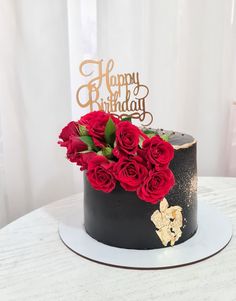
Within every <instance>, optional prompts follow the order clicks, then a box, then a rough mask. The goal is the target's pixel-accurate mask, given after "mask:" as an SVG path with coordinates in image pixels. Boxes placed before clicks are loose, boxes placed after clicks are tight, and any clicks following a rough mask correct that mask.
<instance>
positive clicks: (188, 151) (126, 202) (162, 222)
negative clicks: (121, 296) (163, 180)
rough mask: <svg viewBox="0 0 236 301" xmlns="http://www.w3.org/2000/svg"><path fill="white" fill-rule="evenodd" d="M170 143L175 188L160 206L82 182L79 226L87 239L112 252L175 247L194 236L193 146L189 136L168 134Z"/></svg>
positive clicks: (194, 188) (194, 158) (129, 193)
mask: <svg viewBox="0 0 236 301" xmlns="http://www.w3.org/2000/svg"><path fill="white" fill-rule="evenodd" d="M166 132H167V133H169V131H165V133H166ZM169 142H170V143H171V144H172V145H173V146H174V148H175V153H174V158H173V160H172V161H171V164H170V169H171V170H172V172H173V174H174V176H175V186H174V187H173V188H172V189H171V191H170V193H169V194H168V195H167V196H166V198H165V204H164V202H163V201H162V202H160V203H157V204H150V203H147V202H143V201H142V200H140V199H139V198H138V197H137V195H136V194H135V193H133V192H129V191H125V190H124V189H123V188H121V186H120V185H119V184H117V186H116V188H115V190H113V191H112V192H111V193H109V194H107V193H104V192H102V191H98V190H95V189H93V188H92V187H91V185H90V184H89V183H88V181H87V179H86V177H84V218H85V220H84V225H85V229H86V231H87V233H88V234H89V235H90V236H91V237H93V238H95V239H96V240H98V241H100V242H102V243H105V244H108V245H111V246H115V247H121V248H129V249H154V248H162V247H165V246H169V245H174V244H179V243H181V242H184V241H186V240H187V239H189V238H190V237H192V236H193V235H194V233H195V232H196V230H197V162H196V141H195V140H194V138H193V137H192V136H189V135H186V134H181V133H175V132H172V135H170V139H169ZM161 204H162V205H161ZM161 206H162V207H161ZM164 207H165V208H164ZM170 225H171V226H170Z"/></svg>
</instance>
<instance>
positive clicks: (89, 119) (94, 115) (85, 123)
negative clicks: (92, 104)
mask: <svg viewBox="0 0 236 301" xmlns="http://www.w3.org/2000/svg"><path fill="white" fill-rule="evenodd" d="M103 113H104V112H103V111H93V112H90V113H88V114H86V115H84V116H82V117H81V118H80V120H79V121H78V124H79V125H83V126H89V125H90V123H91V122H92V121H93V120H95V119H96V118H99V116H101V115H103Z"/></svg>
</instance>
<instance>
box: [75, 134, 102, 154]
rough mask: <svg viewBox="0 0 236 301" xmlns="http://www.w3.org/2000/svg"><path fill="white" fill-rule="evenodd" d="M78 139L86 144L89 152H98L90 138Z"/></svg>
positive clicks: (82, 137)
mask: <svg viewBox="0 0 236 301" xmlns="http://www.w3.org/2000/svg"><path fill="white" fill-rule="evenodd" d="M79 139H80V140H81V141H82V142H84V143H85V144H87V145H88V148H89V149H90V150H92V149H94V150H95V151H98V148H97V147H96V146H95V144H94V142H93V139H92V138H91V137H90V136H81V137H79Z"/></svg>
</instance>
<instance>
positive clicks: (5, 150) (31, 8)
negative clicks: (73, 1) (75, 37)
mask: <svg viewBox="0 0 236 301" xmlns="http://www.w3.org/2000/svg"><path fill="white" fill-rule="evenodd" d="M0 23H1V24H0V37H1V47H0V48H1V50H0V62H1V64H0V66H1V74H0V76H1V77H0V87H1V88H0V93H1V95H0V98H1V107H0V112H1V115H0V122H1V123H0V128H1V150H0V151H1V157H0V158H1V163H0V179H1V186H0V187H1V194H0V212H1V215H0V217H1V220H0V225H4V224H5V223H6V222H9V221H12V220H14V219H15V218H17V217H19V216H21V215H23V214H25V213H27V212H29V211H30V210H32V209H34V208H37V207H40V206H42V205H44V204H47V203H49V202H50V201H53V200H57V199H58V198H62V197H63V196H67V195H69V194H71V193H73V192H75V191H76V189H75V187H74V177H73V171H72V170H71V169H70V166H69V164H68V163H67V162H66V160H65V158H64V152H63V150H61V149H59V147H58V145H57V137H58V134H59V132H60V130H61V128H62V127H63V126H64V125H65V124H66V122H68V121H69V120H70V119H71V115H72V114H71V102H70V87H69V54H68V53H69V52H68V32H67V2H66V1H62V0H60V1H58V0H53V1H46V0H43V1H41V0H40V1H39V0H37V1H29V0H28V1H27V0H19V1H12V0H8V1H1V4H0Z"/></svg>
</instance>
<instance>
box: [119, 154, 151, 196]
mask: <svg viewBox="0 0 236 301" xmlns="http://www.w3.org/2000/svg"><path fill="white" fill-rule="evenodd" d="M142 163H143V160H142V159H141V158H140V157H131V158H125V157H122V158H120V159H119V161H118V162H117V163H116V164H115V167H114V174H115V176H116V179H117V180H118V181H119V182H120V185H121V186H122V187H123V188H124V189H125V190H127V191H135V190H136V189H137V188H138V187H139V186H140V184H141V183H142V182H143V180H144V178H145V177H146V176H147V174H148V171H147V169H146V167H145V166H144V165H143V164H142Z"/></svg>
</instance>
